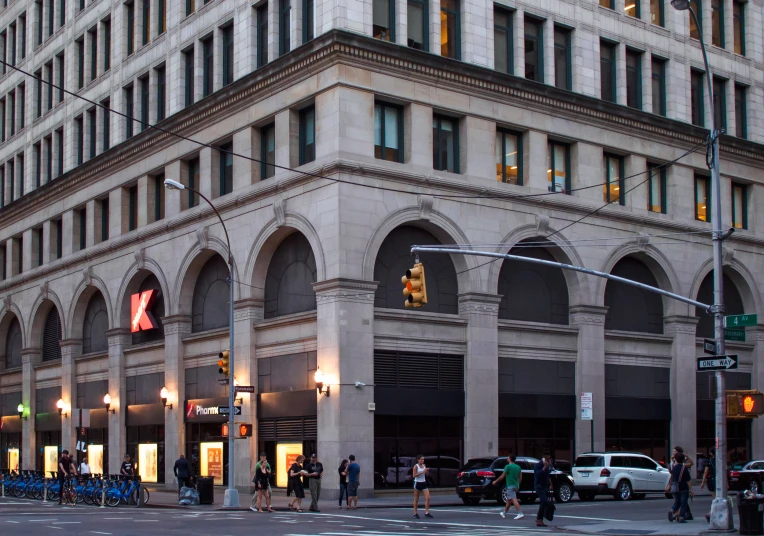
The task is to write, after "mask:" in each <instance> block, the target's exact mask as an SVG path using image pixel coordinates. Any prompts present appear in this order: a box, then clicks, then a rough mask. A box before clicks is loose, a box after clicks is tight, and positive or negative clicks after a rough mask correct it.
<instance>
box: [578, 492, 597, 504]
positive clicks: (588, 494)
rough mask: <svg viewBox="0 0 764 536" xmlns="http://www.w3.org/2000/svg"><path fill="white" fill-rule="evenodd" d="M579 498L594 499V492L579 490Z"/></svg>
mask: <svg viewBox="0 0 764 536" xmlns="http://www.w3.org/2000/svg"><path fill="white" fill-rule="evenodd" d="M578 500H579V501H584V502H589V501H593V500H594V493H592V492H591V491H579V492H578Z"/></svg>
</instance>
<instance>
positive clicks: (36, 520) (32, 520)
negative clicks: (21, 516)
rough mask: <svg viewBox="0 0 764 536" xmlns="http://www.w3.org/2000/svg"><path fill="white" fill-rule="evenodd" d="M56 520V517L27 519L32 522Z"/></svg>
mask: <svg viewBox="0 0 764 536" xmlns="http://www.w3.org/2000/svg"><path fill="white" fill-rule="evenodd" d="M55 520H56V518H55V517H52V518H50V519H27V521H29V522H30V523H44V522H46V521H55Z"/></svg>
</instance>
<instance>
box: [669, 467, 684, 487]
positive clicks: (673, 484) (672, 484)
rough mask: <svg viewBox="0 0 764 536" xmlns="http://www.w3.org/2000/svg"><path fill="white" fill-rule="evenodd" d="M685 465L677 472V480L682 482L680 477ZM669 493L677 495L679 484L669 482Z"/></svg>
mask: <svg viewBox="0 0 764 536" xmlns="http://www.w3.org/2000/svg"><path fill="white" fill-rule="evenodd" d="M685 467H686V466H685V465H684V464H682V470H681V471H679V480H682V475H684V469H685ZM669 493H679V482H673V481H672V482H671V487H670V488H669Z"/></svg>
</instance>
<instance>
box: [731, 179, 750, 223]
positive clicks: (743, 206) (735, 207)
mask: <svg viewBox="0 0 764 536" xmlns="http://www.w3.org/2000/svg"><path fill="white" fill-rule="evenodd" d="M747 194H748V188H747V186H746V185H745V184H735V183H732V226H733V227H734V228H735V229H748V196H747Z"/></svg>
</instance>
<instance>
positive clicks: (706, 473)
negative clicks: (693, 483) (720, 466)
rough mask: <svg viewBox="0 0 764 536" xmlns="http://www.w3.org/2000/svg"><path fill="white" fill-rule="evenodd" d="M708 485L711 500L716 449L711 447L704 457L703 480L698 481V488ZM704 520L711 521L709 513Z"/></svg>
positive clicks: (714, 486) (714, 491) (712, 497)
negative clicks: (708, 454) (709, 452)
mask: <svg viewBox="0 0 764 536" xmlns="http://www.w3.org/2000/svg"><path fill="white" fill-rule="evenodd" d="M703 486H708V491H710V492H711V500H713V499H716V450H715V449H711V454H710V456H709V457H708V458H706V463H705V469H704V470H703V480H702V481H701V483H700V489H703ZM706 521H707V522H708V523H711V513H710V512H709V513H707V514H706Z"/></svg>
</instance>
